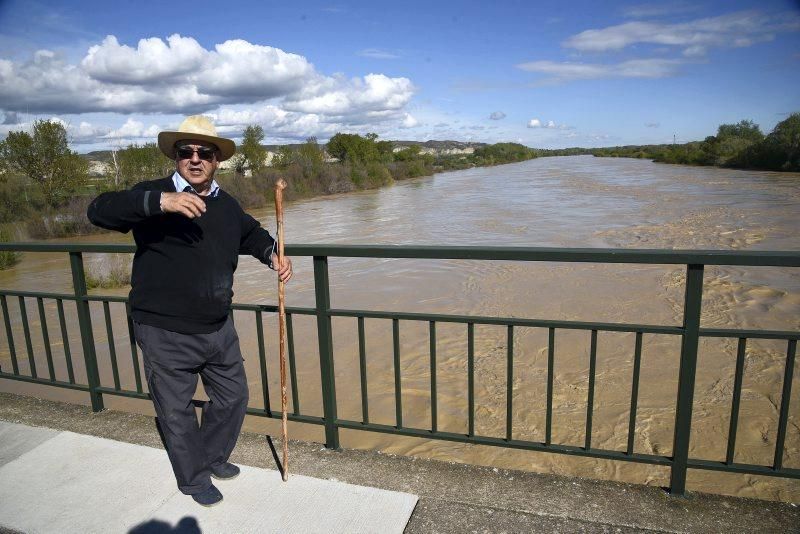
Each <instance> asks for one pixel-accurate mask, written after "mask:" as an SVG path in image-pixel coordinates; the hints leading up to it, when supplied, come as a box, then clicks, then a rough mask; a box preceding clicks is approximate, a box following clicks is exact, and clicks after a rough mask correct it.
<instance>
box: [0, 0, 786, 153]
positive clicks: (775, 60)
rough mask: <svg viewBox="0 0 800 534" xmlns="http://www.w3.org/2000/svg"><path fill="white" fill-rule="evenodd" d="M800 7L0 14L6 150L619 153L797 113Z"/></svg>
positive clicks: (4, 5) (297, 6)
mask: <svg viewBox="0 0 800 534" xmlns="http://www.w3.org/2000/svg"><path fill="white" fill-rule="evenodd" d="M798 87H800V3H798V2H791V1H770V0H765V1H759V2H756V1H726V2H720V1H717V2H696V3H695V2H691V3H690V2H685V1H681V0H677V1H667V2H653V3H642V2H636V1H634V2H563V1H561V2H550V1H547V2H529V1H505V2H504V1H496V2H465V1H461V2H431V1H428V2H384V1H375V2H313V1H305V2H263V1H262V2H240V3H235V4H233V3H232V4H231V5H230V6H227V5H225V6H224V7H223V4H222V3H206V2H192V3H178V2H147V1H136V2H129V1H124V2H123V1H120V2H113V3H109V2H89V1H84V2H70V3H64V2H46V1H26V2H20V1H14V0H12V1H8V0H6V1H0V113H2V121H1V122H2V123H3V124H2V125H0V136H4V135H5V134H6V133H7V132H8V131H11V130H19V129H26V128H30V124H31V122H32V121H33V120H35V119H40V118H57V119H59V120H62V121H64V122H65V124H67V125H68V128H69V132H70V136H71V139H72V144H73V147H74V148H75V149H77V150H78V151H81V152H83V151H87V150H92V149H98V148H107V147H111V146H124V145H126V144H129V143H132V142H137V143H142V142H146V141H152V140H154V138H155V134H156V133H157V132H158V131H159V130H161V129H172V128H174V127H176V126H177V125H178V124H179V123H180V121H181V119H182V117H183V116H185V115H187V114H192V113H204V114H207V115H209V116H211V117H212V118H213V119H214V120H215V122H216V124H217V125H218V127H219V129H220V131H221V132H222V133H224V134H225V135H229V136H231V137H234V138H237V137H238V136H240V135H241V132H242V130H243V129H244V127H245V126H246V125H247V124H261V125H262V126H263V127H264V130H265V132H266V133H267V141H268V142H277V143H282V142H297V141H299V140H302V139H305V138H306V137H308V136H312V135H314V136H316V137H318V138H319V139H320V140H326V139H327V138H329V137H330V136H331V135H332V134H333V133H335V132H337V131H346V132H356V133H362V134H363V133H367V132H376V133H378V134H379V135H380V136H381V137H382V138H388V139H415V140H426V139H454V140H461V141H484V142H498V141H516V142H521V143H524V144H526V145H528V146H533V147H543V148H560V147H567V146H610V145H619V144H644V143H662V142H671V141H672V139H673V135H674V136H676V137H677V139H678V141H679V142H680V141H689V140H695V139H703V138H704V137H706V136H707V135H713V134H714V133H715V132H716V128H717V126H718V125H719V124H721V123H726V122H736V121H739V120H741V119H751V120H754V121H755V122H756V123H758V124H759V125H761V127H762V130H764V131H765V132H769V131H770V130H771V129H772V127H773V126H774V125H775V124H776V123H777V122H779V121H780V120H782V119H783V118H785V117H786V116H788V114H789V113H791V112H794V111H800V90H798Z"/></svg>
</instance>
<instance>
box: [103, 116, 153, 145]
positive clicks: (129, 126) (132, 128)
mask: <svg viewBox="0 0 800 534" xmlns="http://www.w3.org/2000/svg"><path fill="white" fill-rule="evenodd" d="M161 130H162V128H161V127H159V126H157V125H155V124H151V125H150V126H149V127H145V125H144V123H143V122H141V121H138V120H135V119H133V118H128V120H126V121H125V124H123V125H122V126H120V127H119V128H117V129H116V130H111V131H110V132H108V133H107V134H106V135H104V136H103V137H106V138H109V139H147V140H148V141H152V140H154V139H155V138H156V136H158V132H160V131H161Z"/></svg>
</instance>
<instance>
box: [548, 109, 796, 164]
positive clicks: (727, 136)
mask: <svg viewBox="0 0 800 534" xmlns="http://www.w3.org/2000/svg"><path fill="white" fill-rule="evenodd" d="M577 154H591V155H594V156H598V157H619V158H641V159H650V160H653V161H656V162H659V163H681V164H685V165H709V166H717V167H729V168H734V169H755V170H767V171H794V172H798V171H800V113H792V114H791V115H790V116H789V117H788V118H787V119H785V120H783V121H781V122H779V123H778V124H777V125H776V126H775V128H773V130H772V132H770V133H769V134H768V135H764V134H763V133H762V132H761V128H760V127H759V126H758V125H757V124H755V123H754V122H753V121H749V120H743V121H740V122H738V123H736V124H722V125H720V127H719V128H718V129H717V135H712V136H709V137H706V138H705V139H704V140H703V141H692V142H689V143H684V144H663V145H629V146H615V147H607V148H593V149H584V148H568V149H562V150H542V151H540V156H572V155H577Z"/></svg>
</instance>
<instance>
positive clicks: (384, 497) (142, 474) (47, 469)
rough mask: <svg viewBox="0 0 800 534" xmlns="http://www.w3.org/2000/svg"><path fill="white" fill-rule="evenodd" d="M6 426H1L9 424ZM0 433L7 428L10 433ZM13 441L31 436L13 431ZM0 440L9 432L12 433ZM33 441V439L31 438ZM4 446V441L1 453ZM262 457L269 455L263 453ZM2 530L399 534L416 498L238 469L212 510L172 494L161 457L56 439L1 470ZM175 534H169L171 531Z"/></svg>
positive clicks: (222, 484) (222, 485)
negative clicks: (220, 501) (354, 533)
mask: <svg viewBox="0 0 800 534" xmlns="http://www.w3.org/2000/svg"><path fill="white" fill-rule="evenodd" d="M6 425H7V424H6ZM6 425H4V426H6ZM13 426H15V427H19V428H18V429H16V431H17V433H16V438H15V439H16V440H17V441H18V440H19V436H20V435H23V436H24V435H25V433H26V432H28V431H36V430H37V429H32V428H30V427H25V426H23V425H13ZM4 430H5V432H4V433H2V434H0V438H2V436H3V435H6V434H8V429H7V428H4ZM30 435H31V437H33V436H34V432H31V434H30ZM3 445H4V441H2V440H0V449H2V448H3ZM264 454H270V453H269V451H268V450H267V449H266V447H265V451H264ZM0 481H2V483H0V525H2V526H5V527H10V528H13V529H16V530H21V531H23V532H26V533H28V534H33V533H36V532H54V533H55V532H57V533H65V532H103V533H105V532H128V531H130V530H131V529H133V528H135V527H139V529H137V530H141V531H142V532H153V531H158V532H167V531H179V532H198V530H199V531H200V532H281V533H283V532H298V533H301V532H302V533H311V532H382V533H383V532H398V533H400V532H403V529H404V528H405V526H406V523H407V522H408V519H409V517H410V516H411V512H412V511H413V509H414V506H415V505H416V502H417V497H416V496H415V495H410V494H407V493H399V492H394V491H386V490H381V489H375V488H367V487H363V486H354V485H351V484H345V483H342V482H337V481H331V480H319V479H315V478H310V477H304V476H300V475H291V476H290V477H289V481H288V482H286V483H284V482H282V481H281V478H280V474H279V473H278V472H277V471H272V470H267V469H259V468H255V467H248V466H243V467H242V474H241V475H239V477H237V478H236V479H234V480H229V481H216V482H215V484H216V485H217V487H219V489H220V491H222V493H223V495H224V496H225V498H224V500H223V501H222V503H220V504H218V505H217V506H214V507H212V508H204V507H202V506H200V505H198V504H196V503H195V502H194V501H193V500H192V499H191V497H188V496H186V495H183V494H182V493H180V492H179V491H178V490H177V489H176V487H175V481H174V478H173V476H172V470H171V469H170V466H169V461H168V460H167V455H166V453H165V452H164V451H163V450H160V449H153V448H150V447H143V446H140V445H131V444H129V443H122V442H119V441H112V440H108V439H103V438H96V437H93V436H85V435H81V434H74V433H72V432H61V433H59V434H58V435H56V436H54V437H52V438H50V439H49V440H47V441H44V442H43V443H40V444H38V445H36V446H34V447H33V448H31V449H30V450H29V451H27V452H25V453H24V454H22V455H20V456H19V457H17V458H16V459H14V460H12V461H10V462H8V463H7V464H5V465H3V466H2V467H0ZM176 528H177V530H172V529H176Z"/></svg>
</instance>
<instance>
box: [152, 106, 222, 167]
mask: <svg viewBox="0 0 800 534" xmlns="http://www.w3.org/2000/svg"><path fill="white" fill-rule="evenodd" d="M182 139H199V140H201V141H208V142H209V143H214V144H215V145H216V146H217V148H218V149H219V161H225V160H226V159H228V158H230V157H231V156H233V154H234V153H235V152H236V144H235V143H234V142H233V141H231V140H230V139H225V138H224V137H219V136H217V129H216V128H214V123H212V122H211V120H210V119H209V118H208V117H206V116H204V115H192V116H191V117H186V119H185V120H184V121H183V122H182V123H181V125H180V126H178V131H177V132H161V133H160V134H158V148H160V149H161V152H163V153H164V154H165V155H166V156H167V157H168V158H169V159H175V143H177V142H178V141H180V140H182Z"/></svg>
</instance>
